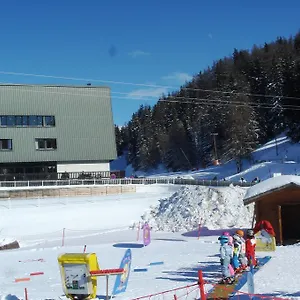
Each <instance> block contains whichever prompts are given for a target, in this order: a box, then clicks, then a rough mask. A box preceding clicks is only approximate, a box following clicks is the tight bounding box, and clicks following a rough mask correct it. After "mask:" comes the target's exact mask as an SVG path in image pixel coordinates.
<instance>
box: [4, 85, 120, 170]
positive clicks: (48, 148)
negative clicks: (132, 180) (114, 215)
mask: <svg viewBox="0 0 300 300" xmlns="http://www.w3.org/2000/svg"><path fill="white" fill-rule="evenodd" d="M0 107H1V109H0V169H1V166H2V167H5V166H6V165H8V166H10V164H16V163H19V164H22V163H23V164H26V163H39V165H42V163H43V162H45V165H46V162H52V163H54V164H57V167H58V166H59V165H72V164H74V165H76V164H82V168H84V164H99V163H100V164H101V163H107V164H106V165H108V162H109V161H111V160H113V159H115V158H116V142H115V132H114V123H113V116H112V106H111V97H110V89H109V88H108V87H93V86H50V85H49V86H46V85H0ZM93 168H94V169H95V168H97V166H94V167H93ZM94 169H93V171H95V170H94ZM88 170H89V168H88ZM88 170H87V171H88ZM82 171H86V170H82ZM99 171H102V170H99ZM10 172H11V171H10ZM0 173H1V170H0Z"/></svg>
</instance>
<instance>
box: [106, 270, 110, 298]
mask: <svg viewBox="0 0 300 300" xmlns="http://www.w3.org/2000/svg"><path fill="white" fill-rule="evenodd" d="M108 277H109V275H106V300H108Z"/></svg>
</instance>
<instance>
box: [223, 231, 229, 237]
mask: <svg viewBox="0 0 300 300" xmlns="http://www.w3.org/2000/svg"><path fill="white" fill-rule="evenodd" d="M222 235H225V236H230V233H229V232H228V231H224V232H223V233H222Z"/></svg>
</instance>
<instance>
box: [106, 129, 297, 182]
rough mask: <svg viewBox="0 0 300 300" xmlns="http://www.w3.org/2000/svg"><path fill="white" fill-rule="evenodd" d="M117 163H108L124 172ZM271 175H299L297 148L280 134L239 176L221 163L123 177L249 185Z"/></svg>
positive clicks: (228, 164) (128, 173) (128, 169)
mask: <svg viewBox="0 0 300 300" xmlns="http://www.w3.org/2000/svg"><path fill="white" fill-rule="evenodd" d="M118 160H119V161H122V164H118V163H117V162H118V161H115V162H112V163H111V164H112V165H113V167H114V169H123V168H124V157H123V158H118ZM274 173H281V174H283V175H291V174H292V175H298V174H300V144H299V143H296V144H293V143H291V141H290V139H289V138H288V137H286V136H285V135H284V134H281V135H279V136H277V137H276V139H273V140H271V141H269V142H268V143H266V144H264V145H262V146H261V147H259V148H258V149H256V150H255V151H254V152H253V153H252V157H251V160H244V161H243V169H242V172H240V173H237V169H236V163H235V161H229V162H226V163H223V164H222V165H220V166H209V167H207V168H205V169H199V170H196V171H188V172H171V173H168V172H167V170H165V169H164V168H163V167H162V166H160V167H159V168H158V169H157V170H151V171H149V172H141V171H137V172H134V170H133V169H132V167H131V166H130V165H129V166H127V167H126V176H128V177H129V176H131V175H132V174H136V175H138V176H147V177H169V176H171V177H178V178H187V179H208V180H211V179H213V178H216V179H218V180H223V179H226V180H228V181H233V182H238V181H239V180H240V179H241V177H243V178H244V179H245V180H246V181H248V182H249V181H252V180H253V179H254V178H256V177H258V178H260V179H261V180H266V179H268V178H271V177H273V174H274Z"/></svg>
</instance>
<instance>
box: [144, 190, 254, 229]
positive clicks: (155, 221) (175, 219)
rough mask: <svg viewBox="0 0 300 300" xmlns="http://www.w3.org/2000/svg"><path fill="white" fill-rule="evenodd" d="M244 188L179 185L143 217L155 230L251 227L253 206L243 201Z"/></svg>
mask: <svg viewBox="0 0 300 300" xmlns="http://www.w3.org/2000/svg"><path fill="white" fill-rule="evenodd" d="M245 193H246V189H245V188H241V187H235V186H232V185H231V186H229V187H218V188H214V187H205V186H197V187H195V186H187V187H182V188H181V189H179V190H178V191H177V192H175V193H174V194H173V195H172V196H171V197H170V198H167V199H162V200H160V204H159V205H158V206H156V207H154V208H152V209H151V210H150V211H149V212H146V213H145V214H144V215H143V216H142V219H143V220H146V221H148V222H149V224H150V226H151V227H152V228H153V229H154V230H157V231H159V230H162V231H183V230H187V231H188V230H193V229H196V228H197V227H198V224H199V221H200V220H201V225H202V226H205V227H207V228H208V229H222V228H234V227H250V226H251V221H252V216H253V205H248V206H247V207H245V206H244V204H243V198H244V196H245Z"/></svg>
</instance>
